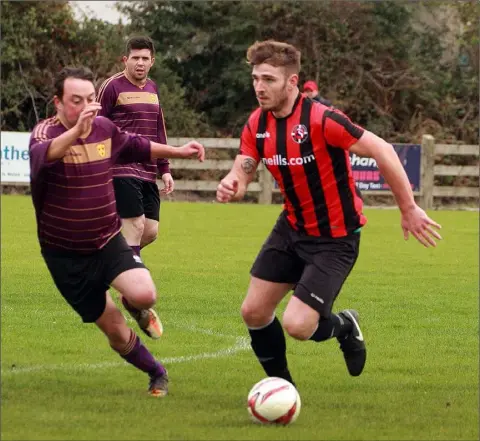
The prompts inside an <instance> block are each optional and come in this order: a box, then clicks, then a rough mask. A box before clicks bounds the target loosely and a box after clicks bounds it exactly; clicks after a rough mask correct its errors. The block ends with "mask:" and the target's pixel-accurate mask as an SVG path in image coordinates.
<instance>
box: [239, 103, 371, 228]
mask: <svg viewBox="0 0 480 441" xmlns="http://www.w3.org/2000/svg"><path fill="white" fill-rule="evenodd" d="M363 133H364V129H362V128H361V127H359V126H357V125H355V124H353V123H352V122H351V121H350V120H349V119H348V117H346V116H345V115H344V114H343V113H342V112H340V111H339V110H336V109H332V108H328V107H326V106H324V105H323V104H320V103H318V102H314V101H312V100H309V99H308V98H306V97H304V96H303V95H301V94H299V96H298V98H297V100H296V101H295V104H294V107H293V109H292V112H291V114H290V115H288V116H287V117H285V118H275V116H274V115H273V114H272V113H271V112H262V110H261V109H260V108H259V109H257V110H256V111H254V112H253V113H252V114H251V115H250V118H249V119H248V122H247V124H246V125H245V127H244V129H243V132H242V136H241V144H240V151H239V153H240V154H241V155H247V156H250V157H252V158H254V159H255V160H256V161H257V162H260V161H262V162H263V163H264V165H265V166H266V167H267V169H268V170H269V171H270V173H271V174H272V175H273V177H274V178H275V180H276V181H277V183H278V185H279V187H280V190H281V192H282V194H283V196H284V199H285V204H284V209H285V210H286V211H287V219H288V222H289V223H290V225H291V226H292V228H294V229H295V230H297V231H301V232H304V233H306V234H307V235H311V236H328V237H343V236H346V235H348V234H349V233H351V232H353V231H355V230H356V229H358V228H360V227H361V226H363V225H364V224H365V223H366V221H367V220H366V218H365V216H364V215H363V213H362V206H363V203H362V199H361V197H360V193H359V191H358V190H357V188H356V186H355V181H354V179H353V174H352V170H351V166H350V158H349V154H348V149H349V148H350V147H351V146H352V145H353V144H354V143H355V142H356V141H357V140H358V139H360V137H361V136H362V135H363Z"/></svg>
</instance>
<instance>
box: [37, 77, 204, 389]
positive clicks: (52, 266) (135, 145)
mask: <svg viewBox="0 0 480 441" xmlns="http://www.w3.org/2000/svg"><path fill="white" fill-rule="evenodd" d="M54 103H55V107H56V109H57V114H56V115H55V116H54V117H53V118H50V119H47V120H44V121H42V122H40V123H39V124H37V125H36V126H35V128H34V130H33V132H32V135H31V139H30V167H31V190H32V199H33V204H34V207H35V213H36V220H37V234H38V239H39V242H40V248H41V253H42V256H43V258H44V260H45V262H46V264H47V267H48V269H49V271H50V273H51V275H52V278H53V280H54V282H55V285H56V286H57V288H58V290H59V291H60V293H61V294H62V296H63V297H64V298H65V300H66V301H67V302H68V303H69V304H70V305H71V306H72V307H73V309H74V310H75V311H76V312H77V313H78V314H79V315H80V316H81V318H82V320H83V321H84V322H86V323H95V324H96V325H97V326H98V327H99V328H100V329H101V330H102V331H103V332H104V334H105V335H106V337H107V339H108V341H109V344H110V346H111V347H112V348H113V349H114V350H115V351H116V352H118V353H119V355H120V356H121V357H122V358H123V359H125V360H126V361H127V362H129V363H131V364H132V365H133V366H135V367H136V368H137V369H140V370H141V371H143V372H145V373H147V374H148V375H149V377H150V382H149V389H148V390H149V393H150V394H151V395H152V396H157V397H158V396H164V395H166V394H167V391H168V376H167V372H166V370H165V368H164V366H163V365H162V364H161V363H160V362H159V361H157V360H155V358H154V357H153V355H152V354H151V353H150V352H149V351H148V349H147V348H146V347H145V346H144V345H143V344H142V342H141V341H140V339H139V338H138V336H137V335H136V334H135V332H134V331H133V330H132V329H130V328H129V327H128V326H127V323H126V321H125V318H124V317H123V315H122V313H121V312H120V310H119V309H118V308H117V307H116V305H115V303H114V302H113V300H112V298H111V296H110V295H109V293H108V291H107V290H108V288H109V287H110V286H112V287H113V288H115V289H116V290H117V291H119V292H120V293H121V294H122V296H124V297H125V298H126V299H127V300H128V302H129V304H131V305H132V306H133V307H135V308H138V310H145V311H150V310H151V308H152V306H153V305H154V304H155V302H156V297H157V294H156V289H155V285H154V283H153V280H152V278H151V276H150V273H149V271H148V270H147V269H146V268H145V266H144V265H143V263H142V261H141V259H140V257H139V256H137V255H135V254H134V252H133V251H132V249H131V248H130V247H129V246H128V245H127V243H126V241H125V239H124V237H123V236H122V234H121V233H120V229H121V221H120V218H119V216H118V214H117V210H116V204H115V194H114V189H113V184H112V167H113V165H114V164H121V163H130V162H132V161H135V162H149V161H151V160H152V159H156V158H187V157H192V156H195V157H197V158H198V159H199V160H200V161H203V159H204V157H205V151H204V148H203V146H202V145H201V144H199V143H197V142H195V141H191V142H189V143H187V144H185V145H184V146H182V147H177V148H176V147H171V146H168V145H165V144H159V143H156V142H152V141H150V140H149V139H147V138H144V137H141V136H138V135H133V134H128V133H126V132H122V131H120V130H119V129H118V127H117V126H116V125H115V124H113V123H112V122H111V121H110V120H108V119H106V118H103V117H98V116H97V112H98V111H99V110H100V109H101V106H100V104H99V103H97V102H95V89H94V85H93V74H92V72H91V71H90V70H89V69H86V68H64V69H63V70H62V71H61V72H60V73H59V75H58V77H57V79H56V82H55V97H54ZM150 319H152V320H155V316H154V315H151V316H150Z"/></svg>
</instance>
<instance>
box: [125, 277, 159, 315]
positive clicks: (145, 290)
mask: <svg viewBox="0 0 480 441" xmlns="http://www.w3.org/2000/svg"><path fill="white" fill-rule="evenodd" d="M129 291H130V292H128V293H125V295H126V297H127V299H128V300H129V301H130V302H131V303H132V304H133V306H135V307H136V308H138V309H148V308H151V307H152V306H153V305H155V303H156V301H157V290H156V289H155V285H154V283H153V280H151V278H150V277H145V278H144V279H140V280H139V279H137V280H136V281H135V284H134V285H133V286H132V287H131V289H130V290H129Z"/></svg>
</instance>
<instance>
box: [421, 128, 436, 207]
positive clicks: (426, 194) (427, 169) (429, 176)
mask: <svg viewBox="0 0 480 441" xmlns="http://www.w3.org/2000/svg"><path fill="white" fill-rule="evenodd" d="M421 170H422V181H421V185H422V196H421V198H420V205H421V207H422V208H423V209H424V210H430V209H432V208H433V187H434V185H435V176H434V174H435V139H434V137H433V136H432V135H423V136H422V165H421Z"/></svg>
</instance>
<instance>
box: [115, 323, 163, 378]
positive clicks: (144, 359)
mask: <svg viewBox="0 0 480 441" xmlns="http://www.w3.org/2000/svg"><path fill="white" fill-rule="evenodd" d="M117 352H118V353H119V354H120V356H121V357H122V358H123V359H124V360H126V361H127V362H128V363H130V364H132V365H133V366H135V367H136V368H137V369H140V370H141V371H143V372H146V373H147V374H148V375H150V376H151V377H159V376H161V375H164V374H165V373H166V370H165V368H164V367H163V365H162V364H161V363H160V362H159V361H157V360H155V358H154V357H153V355H152V354H151V353H150V351H149V350H148V349H147V348H146V347H145V346H144V345H143V344H142V342H141V341H140V338H138V336H137V334H135V332H134V331H133V330H132V331H131V335H130V340H129V342H128V344H127V346H126V347H125V349H123V350H122V351H117Z"/></svg>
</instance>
